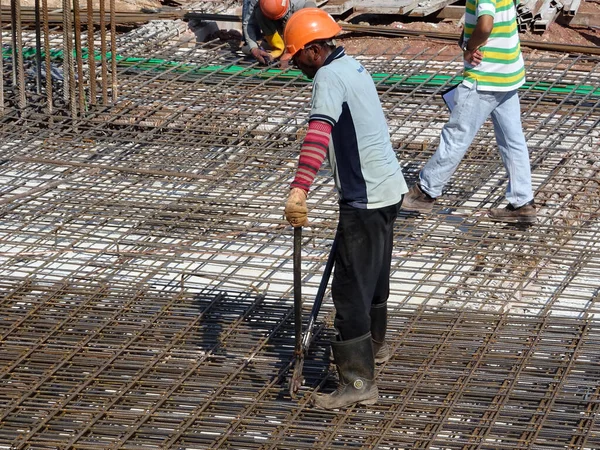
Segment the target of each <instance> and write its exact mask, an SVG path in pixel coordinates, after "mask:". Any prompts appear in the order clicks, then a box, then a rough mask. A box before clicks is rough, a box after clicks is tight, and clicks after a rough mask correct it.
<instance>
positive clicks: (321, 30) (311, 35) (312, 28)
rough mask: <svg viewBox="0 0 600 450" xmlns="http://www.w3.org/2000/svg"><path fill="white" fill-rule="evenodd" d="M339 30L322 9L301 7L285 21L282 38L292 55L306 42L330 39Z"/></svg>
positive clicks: (340, 29) (331, 18)
mask: <svg viewBox="0 0 600 450" xmlns="http://www.w3.org/2000/svg"><path fill="white" fill-rule="evenodd" d="M261 1H262V0H261ZM340 31H342V28H341V27H340V26H339V25H338V24H337V22H336V21H335V20H334V19H333V17H331V16H330V15H329V14H327V13H326V12H325V11H323V10H322V9H319V8H303V9H301V10H299V11H296V12H295V13H294V14H292V17H290V18H289V20H288V21H287V24H286V26H285V30H284V32H283V40H284V42H285V48H286V50H287V51H288V53H290V54H291V55H292V56H294V54H295V53H296V52H298V51H299V50H302V49H303V48H304V46H305V45H306V44H308V43H310V42H313V41H317V40H319V39H331V38H332V37H334V36H336V35H337V34H338V33H339V32H340Z"/></svg>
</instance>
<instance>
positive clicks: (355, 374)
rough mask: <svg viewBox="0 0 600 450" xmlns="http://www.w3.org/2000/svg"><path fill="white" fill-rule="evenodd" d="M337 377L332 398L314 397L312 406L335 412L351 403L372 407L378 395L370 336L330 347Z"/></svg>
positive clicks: (325, 396) (329, 396)
mask: <svg viewBox="0 0 600 450" xmlns="http://www.w3.org/2000/svg"><path fill="white" fill-rule="evenodd" d="M331 349H332V351H333V356H334V359H335V363H336V365H337V369H338V374H339V378H340V379H339V384H338V387H337V389H336V390H335V391H334V392H333V393H331V394H316V395H315V396H314V404H315V406H317V407H319V408H324V409H337V408H343V407H345V406H349V405H352V404H354V403H361V404H363V405H372V404H374V403H376V402H377V398H378V397H379V391H378V389H377V385H376V384H375V380H374V378H375V361H374V360H373V344H372V343H371V333H367V334H365V335H363V336H360V337H357V338H354V339H350V340H348V341H337V342H332V343H331Z"/></svg>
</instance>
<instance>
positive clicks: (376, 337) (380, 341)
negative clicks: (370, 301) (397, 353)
mask: <svg viewBox="0 0 600 450" xmlns="http://www.w3.org/2000/svg"><path fill="white" fill-rule="evenodd" d="M386 330H387V302H384V303H380V304H379V305H373V306H372V307H371V337H372V339H373V354H374V355H375V363H376V364H381V363H384V362H386V361H389V360H390V358H391V357H392V352H391V350H390V346H389V345H388V344H387V342H386V341H385V332H386Z"/></svg>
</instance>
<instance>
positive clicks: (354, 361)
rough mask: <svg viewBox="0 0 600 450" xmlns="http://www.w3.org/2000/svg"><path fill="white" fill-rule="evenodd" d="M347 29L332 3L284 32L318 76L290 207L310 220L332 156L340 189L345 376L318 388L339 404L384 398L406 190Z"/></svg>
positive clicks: (303, 221) (338, 305)
mask: <svg viewBox="0 0 600 450" xmlns="http://www.w3.org/2000/svg"><path fill="white" fill-rule="evenodd" d="M340 31H341V29H340V27H339V25H338V24H337V23H336V22H335V21H334V20H333V18H332V17H331V16H330V15H329V14H327V13H326V12H324V11H322V10H320V9H318V8H308V9H302V10H300V11H298V12H296V13H295V14H294V15H293V16H292V17H291V18H290V19H289V21H288V24H287V26H286V28H285V31H284V37H285V43H286V48H287V51H288V52H289V53H290V55H292V58H293V61H294V63H295V64H296V65H297V66H298V67H299V68H300V70H302V72H303V73H304V74H305V75H306V76H307V77H309V78H313V79H314V82H313V92H312V107H311V111H310V116H309V126H308V132H307V134H306V137H305V138H304V141H303V144H302V147H301V150H300V157H299V160H298V168H297V171H296V177H295V179H294V181H293V182H292V184H291V190H290V192H289V196H288V200H287V203H286V206H285V215H286V218H287V220H288V221H289V222H290V224H291V225H292V226H294V227H298V226H303V225H307V224H308V218H307V214H308V210H307V206H306V198H307V195H308V192H309V190H310V186H311V185H312V183H313V180H314V178H315V176H316V174H317V171H318V170H319V168H320V167H321V164H322V163H323V161H324V159H325V158H326V157H327V159H328V162H329V165H330V166H331V169H332V172H333V178H334V180H335V185H336V188H337V191H338V196H339V223H338V230H337V236H338V244H337V251H336V255H335V269H334V274H333V280H332V283H331V293H332V297H333V303H334V306H335V309H336V315H335V321H334V325H335V328H336V331H337V337H336V340H335V341H333V342H332V343H331V347H332V351H333V356H334V360H335V364H336V365H337V367H338V374H339V385H338V388H337V390H336V391H335V392H333V393H332V394H328V395H324V394H318V395H316V396H315V397H314V402H315V404H316V406H318V407H321V408H327V409H333V408H342V407H345V406H348V405H351V404H353V403H356V402H359V403H362V404H373V403H375V402H376V401H377V398H378V389H377V385H376V384H375V380H374V378H375V362H384V361H386V360H388V359H389V358H390V356H391V355H390V351H389V347H388V346H387V344H386V343H385V332H386V327H387V299H388V296H389V277H390V264H391V257H392V246H393V231H394V222H395V220H396V217H397V215H398V211H399V209H400V203H401V201H402V197H403V194H404V193H406V192H407V190H408V189H407V187H406V183H405V182H404V177H403V176H402V172H401V168H400V165H399V163H398V160H397V159H396V154H395V153H394V151H393V149H392V144H391V141H390V135H389V130H388V126H387V122H386V119H385V116H384V114H383V110H382V108H381V103H380V101H379V96H378V94H377V90H376V88H375V84H374V83H373V80H372V78H371V75H369V73H368V72H367V70H366V69H365V68H364V67H363V66H362V65H361V64H360V63H359V62H358V61H356V60H355V59H353V58H352V57H350V56H348V55H346V53H345V51H344V48H343V47H336V44H335V42H334V41H333V40H332V38H333V37H334V36H336V35H337V34H338V33H339V32H340Z"/></svg>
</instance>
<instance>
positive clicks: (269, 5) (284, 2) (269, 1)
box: [258, 0, 290, 20]
mask: <svg viewBox="0 0 600 450" xmlns="http://www.w3.org/2000/svg"><path fill="white" fill-rule="evenodd" d="M258 5H259V6H260V10H261V11H262V13H263V14H264V15H265V17H266V18H267V19H271V20H279V19H281V18H282V17H283V16H285V13H286V12H287V11H288V8H289V7H290V0H260V2H259V3H258Z"/></svg>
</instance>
